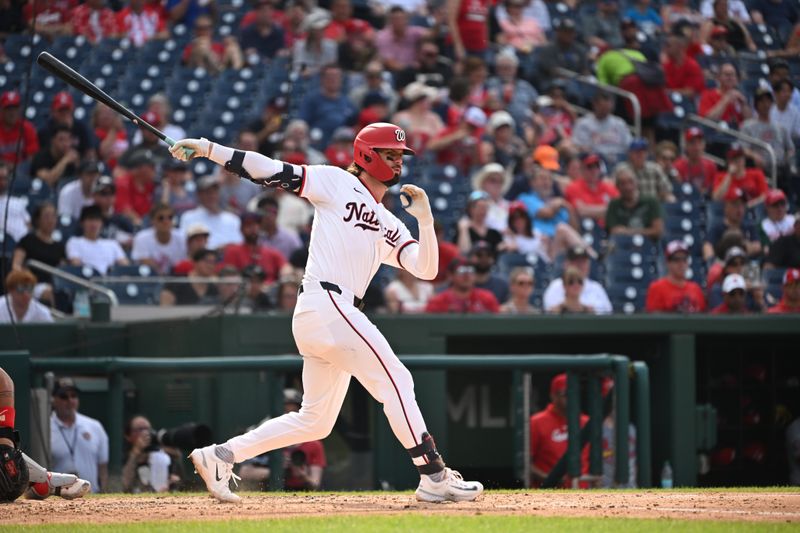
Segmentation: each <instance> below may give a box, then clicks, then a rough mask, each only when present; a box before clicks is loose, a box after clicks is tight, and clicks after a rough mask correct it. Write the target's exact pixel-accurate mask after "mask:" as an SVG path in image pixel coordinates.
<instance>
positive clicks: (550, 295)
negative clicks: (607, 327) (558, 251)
mask: <svg viewBox="0 0 800 533" xmlns="http://www.w3.org/2000/svg"><path fill="white" fill-rule="evenodd" d="M590 261H591V259H590V258H589V254H588V252H587V250H586V248H583V247H582V246H576V247H574V248H571V249H570V250H568V251H567V259H566V261H565V262H564V268H567V267H568V266H572V267H575V268H577V269H578V270H580V271H581V272H582V273H583V279H584V283H583V290H582V291H581V296H580V302H581V303H582V304H583V305H588V306H589V307H592V308H593V309H594V311H595V313H596V314H598V315H607V314H610V313H611V311H612V307H611V301H610V300H609V299H608V294H606V290H605V289H604V288H603V286H602V285H600V284H599V283H597V282H596V281H594V280H592V279H589V268H590V267H591V262H590ZM563 302H564V280H563V279H562V277H561V276H559V277H557V278H556V279H554V280H553V281H551V282H550V285H548V286H547V289H546V290H545V291H544V308H545V309H552V308H553V307H556V306H558V305H561V304H562V303H563Z"/></svg>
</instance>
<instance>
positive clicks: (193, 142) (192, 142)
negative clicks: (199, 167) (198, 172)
mask: <svg viewBox="0 0 800 533" xmlns="http://www.w3.org/2000/svg"><path fill="white" fill-rule="evenodd" d="M211 144H212V143H211V141H209V140H208V139H206V138H205V137H201V138H200V139H183V140H180V141H178V142H176V143H175V144H173V145H172V146H171V147H170V148H169V152H170V153H171V154H172V157H174V158H175V159H180V160H181V161H188V160H190V159H194V158H196V157H208V156H209V155H210V154H211Z"/></svg>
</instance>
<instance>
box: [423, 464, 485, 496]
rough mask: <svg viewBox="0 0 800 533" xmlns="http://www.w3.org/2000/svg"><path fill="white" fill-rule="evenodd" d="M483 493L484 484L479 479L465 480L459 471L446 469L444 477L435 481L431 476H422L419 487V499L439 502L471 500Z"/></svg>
mask: <svg viewBox="0 0 800 533" xmlns="http://www.w3.org/2000/svg"><path fill="white" fill-rule="evenodd" d="M482 493H483V485H482V484H480V483H479V482H477V481H464V478H463V477H461V474H459V473H458V472H457V471H455V470H452V469H450V468H445V469H444V478H443V479H442V480H441V481H439V482H436V481H433V480H432V479H431V477H430V476H425V475H423V476H421V477H420V480H419V487H417V492H416V495H417V500H419V501H421V502H430V503H438V502H444V501H451V502H469V501H472V500H474V499H475V498H477V497H478V496H480V495H481V494H482Z"/></svg>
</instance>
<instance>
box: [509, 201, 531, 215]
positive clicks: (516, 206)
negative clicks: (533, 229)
mask: <svg viewBox="0 0 800 533" xmlns="http://www.w3.org/2000/svg"><path fill="white" fill-rule="evenodd" d="M514 211H524V212H526V213H527V212H528V208H527V207H525V204H524V203H523V202H520V201H519V200H514V201H513V202H511V203H510V204H508V212H509V214H510V213H513V212H514Z"/></svg>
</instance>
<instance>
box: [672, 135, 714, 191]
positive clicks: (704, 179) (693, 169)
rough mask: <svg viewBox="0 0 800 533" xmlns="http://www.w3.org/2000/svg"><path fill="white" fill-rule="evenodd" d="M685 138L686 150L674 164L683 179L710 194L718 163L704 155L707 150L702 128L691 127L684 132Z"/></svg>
mask: <svg viewBox="0 0 800 533" xmlns="http://www.w3.org/2000/svg"><path fill="white" fill-rule="evenodd" d="M684 138H685V139H686V148H685V150H686V151H685V153H684V155H683V156H681V157H680V158H679V159H678V160H677V161H675V164H674V165H673V166H674V167H675V170H677V171H678V176H680V178H681V181H683V182H688V183H691V184H692V185H694V187H695V188H696V189H697V190H698V191H700V192H701V193H702V194H703V195H710V194H711V189H712V187H713V185H714V178H715V177H716V175H717V165H716V164H715V163H714V162H713V161H712V160H710V159H708V158H707V157H705V156H704V155H703V154H704V153H705V151H706V139H705V134H704V133H703V130H701V129H700V128H697V127H691V128H689V129H687V130H686V133H684Z"/></svg>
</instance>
